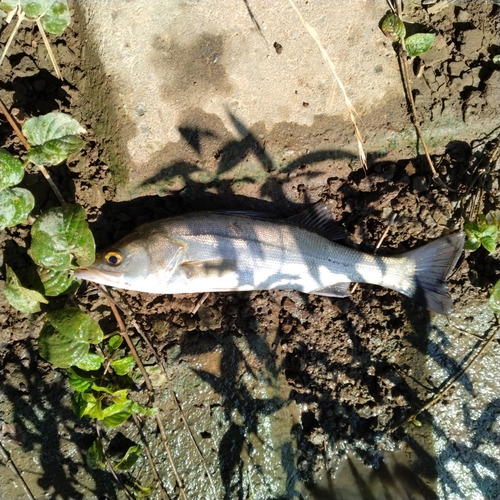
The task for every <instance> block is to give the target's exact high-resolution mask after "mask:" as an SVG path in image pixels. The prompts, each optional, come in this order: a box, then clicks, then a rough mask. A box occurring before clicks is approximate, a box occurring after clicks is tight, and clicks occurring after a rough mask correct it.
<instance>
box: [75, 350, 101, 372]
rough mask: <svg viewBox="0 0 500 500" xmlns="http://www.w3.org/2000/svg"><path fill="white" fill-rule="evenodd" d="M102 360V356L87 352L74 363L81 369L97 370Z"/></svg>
mask: <svg viewBox="0 0 500 500" xmlns="http://www.w3.org/2000/svg"><path fill="white" fill-rule="evenodd" d="M103 361H104V358H103V357H102V356H99V355H98V354H94V353H91V352H88V353H87V355H86V356H84V357H83V358H82V359H80V360H79V361H78V362H77V363H75V365H76V366H78V368H81V369H82V370H85V371H88V372H91V371H94V370H99V368H100V367H101V365H102V363H103Z"/></svg>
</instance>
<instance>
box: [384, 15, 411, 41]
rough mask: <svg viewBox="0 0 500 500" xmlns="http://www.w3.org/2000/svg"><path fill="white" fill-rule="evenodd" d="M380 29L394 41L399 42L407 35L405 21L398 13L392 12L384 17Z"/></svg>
mask: <svg viewBox="0 0 500 500" xmlns="http://www.w3.org/2000/svg"><path fill="white" fill-rule="evenodd" d="M380 29H381V30H382V33H383V34H384V35H385V36H386V37H387V38H390V39H391V40H392V41H393V42H398V41H399V40H401V39H402V38H404V37H405V35H406V26H405V23H404V22H403V21H402V20H401V19H400V18H399V16H398V15H397V14H393V13H392V12H390V13H388V14H386V15H385V16H384V17H383V19H382V22H381V23H380Z"/></svg>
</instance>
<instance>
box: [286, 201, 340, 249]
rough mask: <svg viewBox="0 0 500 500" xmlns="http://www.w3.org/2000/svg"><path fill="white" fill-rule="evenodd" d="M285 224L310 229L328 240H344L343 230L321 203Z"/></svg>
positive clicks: (289, 219) (291, 218)
mask: <svg viewBox="0 0 500 500" xmlns="http://www.w3.org/2000/svg"><path fill="white" fill-rule="evenodd" d="M287 222H291V223H292V224H296V225H297V226H300V227H303V228H305V229H310V230H311V231H314V232H316V233H318V234H321V235H322V236H324V237H325V238H328V239H330V240H340V239H343V238H345V232H344V230H343V228H342V227H341V226H340V225H339V224H338V223H337V222H335V221H334V220H333V217H332V213H331V212H330V209H329V208H328V207H327V206H326V205H325V204H324V203H322V202H321V201H318V202H317V203H315V204H314V205H312V206H311V207H309V208H307V209H306V210H304V211H303V212H301V213H300V214H297V215H293V216H292V217H289V218H288V219H287Z"/></svg>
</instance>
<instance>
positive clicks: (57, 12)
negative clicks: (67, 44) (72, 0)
mask: <svg viewBox="0 0 500 500" xmlns="http://www.w3.org/2000/svg"><path fill="white" fill-rule="evenodd" d="M70 22H71V16H70V14H69V9H68V3H67V1H66V0H57V1H56V2H54V3H53V4H52V5H51V6H50V7H49V9H48V10H47V11H46V12H45V14H44V16H43V17H42V26H43V29H44V30H45V31H46V32H47V33H51V34H52V35H61V34H62V33H63V32H64V30H65V29H66V28H67V27H68V26H69V24H70Z"/></svg>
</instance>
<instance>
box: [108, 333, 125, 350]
mask: <svg viewBox="0 0 500 500" xmlns="http://www.w3.org/2000/svg"><path fill="white" fill-rule="evenodd" d="M122 343H123V337H122V336H121V335H113V336H112V337H111V338H110V339H109V341H108V347H109V348H110V350H111V351H116V350H117V349H118V348H119V347H120V346H121V345H122Z"/></svg>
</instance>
